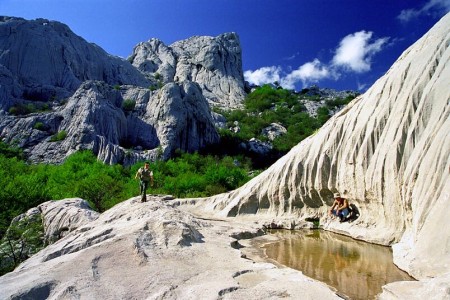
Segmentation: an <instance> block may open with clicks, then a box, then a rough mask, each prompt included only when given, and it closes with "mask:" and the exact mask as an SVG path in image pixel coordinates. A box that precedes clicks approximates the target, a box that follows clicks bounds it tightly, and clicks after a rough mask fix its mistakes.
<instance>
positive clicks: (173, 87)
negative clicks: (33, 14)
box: [0, 17, 245, 163]
mask: <svg viewBox="0 0 450 300" xmlns="http://www.w3.org/2000/svg"><path fill="white" fill-rule="evenodd" d="M130 62H131V63H130ZM243 86H244V81H243V76H242V63H241V49H240V45H239V38H238V36H237V35H236V34H234V33H227V34H222V35H220V36H218V37H216V38H213V37H193V38H190V39H187V40H184V41H179V42H176V43H174V44H173V45H171V46H166V45H165V44H164V43H163V42H162V41H160V40H158V39H151V40H149V41H147V42H143V43H139V44H138V45H137V46H136V47H135V49H134V51H133V55H131V56H130V57H129V58H128V60H124V59H121V58H119V57H115V56H112V55H109V54H108V53H106V52H105V51H104V50H103V49H101V48H100V47H98V46H97V45H94V44H92V43H88V42H87V41H85V40H84V39H83V38H81V37H79V36H77V35H76V34H75V33H73V32H72V31H71V30H70V28H69V27H68V26H66V25H64V24H62V23H59V22H55V21H49V20H46V19H36V20H25V19H21V18H14V17H1V18H0V114H1V115H3V116H4V118H2V119H1V120H0V138H1V139H2V140H3V141H5V142H9V143H12V142H14V143H17V144H18V145H19V146H21V147H22V148H23V149H24V150H25V153H27V154H28V157H29V158H30V159H31V160H32V161H33V162H40V161H42V162H61V161H62V160H63V159H64V158H65V157H66V156H67V155H69V154H70V153H73V152H74V151H77V150H81V149H92V150H94V152H95V153H96V154H97V155H98V157H99V159H101V160H103V161H105V162H108V163H116V162H123V163H132V162H135V161H137V160H139V159H156V157H161V158H168V157H169V156H170V155H171V153H172V152H173V151H175V150H176V149H178V148H179V149H181V150H184V151H195V150H198V149H200V148H201V147H204V146H206V145H208V144H210V143H216V142H217V141H218V139H219V136H218V134H217V132H216V130H215V128H214V124H213V121H212V118H211V111H210V105H219V106H222V107H225V108H229V107H237V106H239V105H240V104H241V102H242V100H243V99H244V96H245V92H244V90H243ZM165 126H168V127H165ZM161 155H162V156H161Z"/></svg>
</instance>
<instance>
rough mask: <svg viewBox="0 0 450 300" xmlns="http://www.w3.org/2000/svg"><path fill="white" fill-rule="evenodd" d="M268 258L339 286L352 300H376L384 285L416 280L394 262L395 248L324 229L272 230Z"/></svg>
mask: <svg viewBox="0 0 450 300" xmlns="http://www.w3.org/2000/svg"><path fill="white" fill-rule="evenodd" d="M271 234H274V235H276V236H278V237H280V240H279V241H277V242H274V243H270V244H265V245H264V246H263V248H264V249H265V252H266V255H267V257H268V258H270V259H273V260H275V261H277V262H278V263H280V264H282V265H285V266H288V267H290V268H293V269H297V270H300V271H302V272H303V274H305V275H306V276H308V277H311V278H314V279H317V280H320V281H322V282H325V283H326V284H328V285H330V286H333V287H335V288H336V289H337V290H338V291H339V294H344V295H346V296H348V297H349V298H350V299H374V298H375V296H376V295H377V294H379V293H381V291H382V289H381V286H383V285H385V284H387V283H390V282H394V281H401V280H414V279H413V278H411V277H410V276H409V275H408V274H407V273H405V272H403V271H401V270H400V269H398V268H397V267H396V266H395V265H394V263H393V262H392V252H391V248H389V247H384V246H379V245H374V244H369V243H366V242H362V241H357V240H354V239H352V238H349V237H346V236H343V235H339V234H335V233H331V232H327V231H321V230H305V231H289V230H276V231H271Z"/></svg>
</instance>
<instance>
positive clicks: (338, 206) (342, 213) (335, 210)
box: [328, 193, 350, 222]
mask: <svg viewBox="0 0 450 300" xmlns="http://www.w3.org/2000/svg"><path fill="white" fill-rule="evenodd" d="M349 213H350V211H349V209H348V201H347V199H344V198H342V197H341V195H340V194H339V193H334V202H333V205H332V206H331V208H330V211H329V212H328V214H329V215H330V216H331V215H334V216H336V217H338V218H339V220H340V222H344V220H345V218H347V216H348V214H349Z"/></svg>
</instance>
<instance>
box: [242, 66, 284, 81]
mask: <svg viewBox="0 0 450 300" xmlns="http://www.w3.org/2000/svg"><path fill="white" fill-rule="evenodd" d="M280 73H281V67H275V66H272V67H262V68H260V69H257V70H255V71H245V72H244V78H245V80H247V81H248V82H250V83H252V84H256V85H263V84H265V83H274V82H275V81H278V82H279V81H280Z"/></svg>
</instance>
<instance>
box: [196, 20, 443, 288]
mask: <svg viewBox="0 0 450 300" xmlns="http://www.w3.org/2000/svg"><path fill="white" fill-rule="evenodd" d="M449 41H450V14H447V15H446V16H445V17H444V18H443V19H442V20H441V21H439V22H438V23H437V24H436V25H435V26H434V27H433V28H432V29H431V30H430V31H429V32H428V33H427V34H426V35H425V36H424V37H422V38H421V39H420V40H419V41H417V42H416V43H415V44H414V45H412V46H411V47H410V48H409V49H407V50H406V51H405V52H404V53H403V54H402V55H401V56H400V58H399V59H398V60H397V61H396V62H395V64H394V65H393V66H392V67H391V68H390V70H389V71H388V72H387V73H386V74H385V75H384V76H383V77H382V78H380V79H379V80H378V81H377V82H376V83H375V84H374V85H373V86H372V87H371V88H370V89H369V90H368V91H367V92H366V93H365V94H364V95H361V96H359V97H358V98H357V99H355V100H353V102H352V103H351V104H350V105H349V106H348V107H346V108H345V109H344V110H342V111H341V112H339V113H338V114H336V115H335V116H334V117H332V118H331V119H330V120H329V121H328V122H327V123H326V124H325V125H324V126H323V128H321V129H320V130H319V131H318V132H317V133H316V134H315V135H314V136H311V137H309V138H308V139H306V140H304V141H303V142H301V143H300V144H299V145H297V146H296V147H294V148H293V149H292V150H291V151H290V152H289V153H288V154H287V155H286V156H284V157H283V158H281V159H280V160H279V161H277V162H276V163H275V164H274V165H273V166H272V167H270V168H269V169H268V170H266V171H265V172H263V173H262V174H261V175H260V176H258V177H256V178H254V179H253V180H251V181H250V182H248V183H247V184H246V185H244V186H243V187H242V188H240V189H237V190H235V191H233V192H231V193H228V194H223V195H218V196H215V197H212V198H211V199H209V200H199V201H197V207H196V208H194V209H196V210H201V211H203V213H208V214H211V215H212V216H215V217H225V216H239V215H246V214H258V215H259V218H260V219H261V218H264V217H266V218H272V217H274V216H277V217H278V218H280V219H283V218H285V219H293V220H295V219H297V220H298V219H304V218H306V217H321V224H323V227H324V228H325V229H327V230H332V231H336V232H339V233H343V234H347V235H350V236H353V237H355V238H358V239H363V240H366V241H369V242H374V243H379V244H383V245H393V251H394V261H395V263H396V264H398V265H399V266H400V267H401V268H402V269H404V270H406V271H407V272H408V273H409V274H411V275H412V276H414V277H415V278H417V279H426V278H429V277H436V278H448V277H449V275H448V274H449V272H450V254H449V253H450V243H449V237H450V227H448V226H446V225H445V224H447V221H448V215H449V214H448V207H449V206H450V198H449V195H450V177H449V173H450V86H449V82H450V47H449ZM334 192H340V193H341V194H343V195H344V196H345V197H346V198H348V199H349V201H350V202H351V203H354V204H356V206H357V207H358V208H359V210H360V214H361V215H360V217H359V218H358V219H357V220H356V221H354V222H352V223H339V222H336V221H332V220H330V219H328V218H327V210H328V209H329V206H330V204H331V203H332V201H333V199H332V195H333V193H334ZM195 202H196V201H195V200H190V203H195ZM437 280H438V279H437ZM438 281H439V280H438ZM441 281H445V280H441ZM448 282H450V281H447V283H446V284H444V287H445V289H446V291H447V292H445V293H447V295H448V291H449V290H450V284H449V283H448ZM410 284H411V287H412V288H413V287H414V284H413V283H410ZM405 285H408V283H405ZM424 294H425V292H424V291H423V290H422V294H421V295H424Z"/></svg>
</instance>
